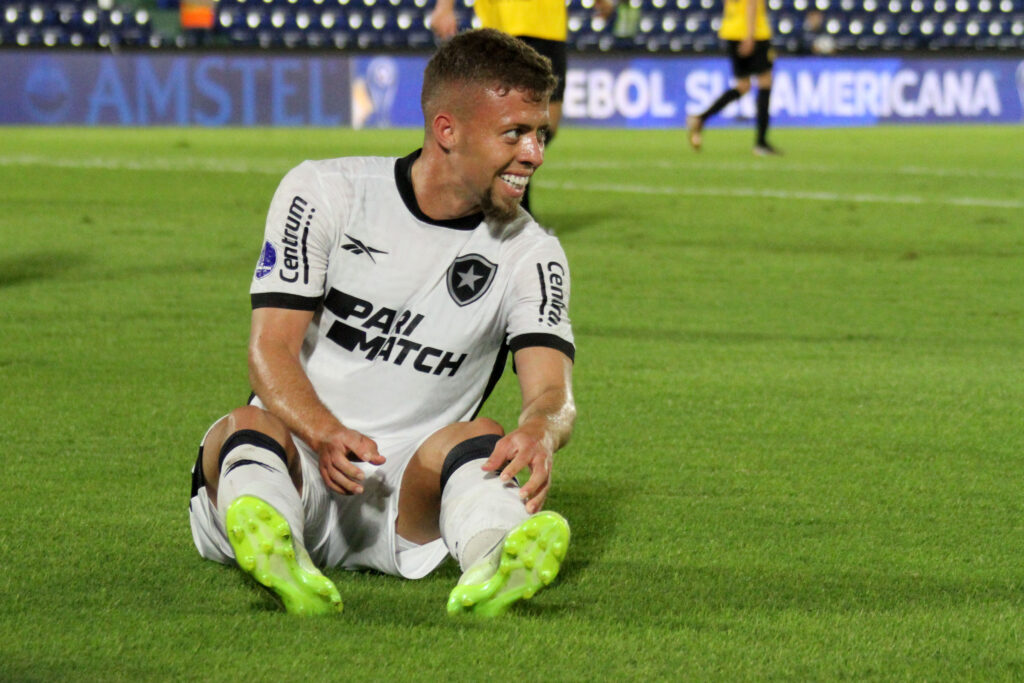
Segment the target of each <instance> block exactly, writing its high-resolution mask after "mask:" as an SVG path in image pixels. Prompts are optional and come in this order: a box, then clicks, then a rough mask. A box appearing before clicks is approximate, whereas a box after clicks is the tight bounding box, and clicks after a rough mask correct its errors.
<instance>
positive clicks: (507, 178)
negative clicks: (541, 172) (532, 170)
mask: <svg viewBox="0 0 1024 683" xmlns="http://www.w3.org/2000/svg"><path fill="white" fill-rule="evenodd" d="M498 177H499V178H501V179H502V180H503V181H504V182H505V184H507V185H509V186H510V187H511V188H512V189H514V190H523V191H525V190H526V186H527V185H528V184H529V183H530V176H528V175H515V174H514V173H502V174H501V175H500V176H498Z"/></svg>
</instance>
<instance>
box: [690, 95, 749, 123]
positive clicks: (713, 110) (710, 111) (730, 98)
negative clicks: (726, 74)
mask: <svg viewBox="0 0 1024 683" xmlns="http://www.w3.org/2000/svg"><path fill="white" fill-rule="evenodd" d="M740 97H742V93H740V91H739V90H737V89H736V88H729V89H728V90H726V91H725V92H724V93H722V94H721V95H719V96H718V99H717V100H715V102H714V104H712V105H711V106H710V107H708V108H707V111H705V112H704V113H703V114H701V115H700V119H701V121H707V120H708V119H710V118H711V117H712V116H714V115H715V114H717V113H718V112H720V111H722V110H723V109H725V108H726V107H728V106H729V105H730V104H732V103H733V102H734V101H736V100H738V99H739V98H740Z"/></svg>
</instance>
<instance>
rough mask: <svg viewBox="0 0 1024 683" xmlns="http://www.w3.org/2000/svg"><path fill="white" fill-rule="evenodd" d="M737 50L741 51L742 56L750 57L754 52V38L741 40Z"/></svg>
mask: <svg viewBox="0 0 1024 683" xmlns="http://www.w3.org/2000/svg"><path fill="white" fill-rule="evenodd" d="M737 52H739V55H740V57H749V56H750V55H752V54H754V39H753V38H744V39H743V40H741V41H740V46H739V49H738V50H737Z"/></svg>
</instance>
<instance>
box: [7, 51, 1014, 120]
mask: <svg viewBox="0 0 1024 683" xmlns="http://www.w3.org/2000/svg"><path fill="white" fill-rule="evenodd" d="M428 57H429V55H423V54H417V55H395V56H392V55H386V54H374V55H370V54H366V55H346V54H338V55H336V56H324V55H323V54H317V55H310V56H296V53H287V54H285V53H271V52H260V53H248V52H247V53H231V52H215V53H209V54H201V53H190V54H184V55H183V54H173V53H162V54H158V53H134V54H133V53H125V54H120V55H111V54H97V53H76V52H64V51H61V52H56V51H36V50H25V51H20V50H6V51H3V52H0V85H2V86H3V87H2V88H0V124H84V125H129V126H139V125H197V126H314V127H317V126H319V127H323V126H351V127H355V128H364V127H371V128H391V127H420V126H422V125H423V119H422V114H421V113H420V88H421V86H422V83H423V68H424V66H425V65H426V62H427V59H428ZM729 82H730V72H729V63H728V60H727V59H725V58H724V57H717V56H715V57H708V56H704V57H692V56H687V57H682V56H662V57H656V56H641V57H632V56H628V55H619V56H583V55H571V57H570V68H569V74H568V78H567V84H566V91H565V102H564V107H563V116H564V117H565V120H566V121H567V122H568V123H570V124H572V125H581V126H614V127H631V128H667V127H682V126H684V125H685V120H686V116H687V115H688V114H695V113H698V112H700V111H702V110H703V109H704V108H706V107H707V106H708V105H709V104H710V103H711V102H712V101H714V99H715V98H716V97H717V96H718V94H719V93H721V92H722V90H724V89H725V88H727V87H728V85H729ZM753 116H754V98H753V95H752V94H750V95H747V96H746V97H744V98H743V99H741V100H740V101H739V102H737V103H735V104H732V105H730V106H729V107H728V108H726V109H725V110H724V111H723V112H722V114H721V115H720V116H719V117H718V118H717V119H716V125H724V126H730V125H747V124H748V122H749V119H751V118H753ZM772 116H773V119H772V121H773V125H776V126H868V125H873V124H876V123H996V122H1002V123H1020V122H1022V121H1024V61H1022V60H1021V59H1020V58H992V59H986V58H969V59H968V58H964V59H944V58H918V57H902V56H900V57H897V56H889V57H852V56H851V57H845V56H831V57H782V58H780V59H779V60H778V61H777V62H776V65H775V74H774V85H773V88H772Z"/></svg>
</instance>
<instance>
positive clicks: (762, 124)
mask: <svg viewBox="0 0 1024 683" xmlns="http://www.w3.org/2000/svg"><path fill="white" fill-rule="evenodd" d="M771 98H772V71H771V68H770V67H769V68H768V70H767V71H764V72H762V73H760V74H758V75H757V140H756V142H755V145H754V154H757V155H759V156H765V155H774V154H779V153H780V152H779V151H778V150H777V149H775V147H773V146H772V145H771V144H770V143H769V142H768V125H769V124H770V122H771V109H770V107H771Z"/></svg>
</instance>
